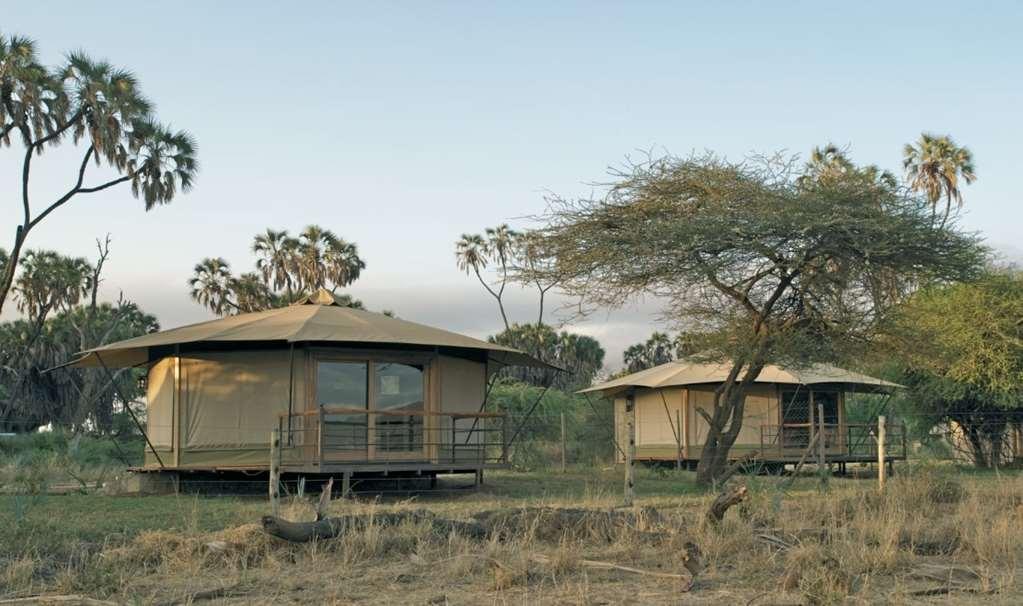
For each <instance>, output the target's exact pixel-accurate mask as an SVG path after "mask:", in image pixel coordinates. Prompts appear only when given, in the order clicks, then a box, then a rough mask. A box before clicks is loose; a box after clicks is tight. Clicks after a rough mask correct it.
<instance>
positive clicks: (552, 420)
mask: <svg viewBox="0 0 1023 606" xmlns="http://www.w3.org/2000/svg"><path fill="white" fill-rule="evenodd" d="M541 393H543V388H541V387H535V386H533V385H527V384H525V383H520V382H517V381H511V380H505V381H499V382H498V383H496V384H495V385H494V387H493V389H491V391H490V397H489V400H488V402H489V405H488V409H489V410H492V411H496V412H504V413H506V414H508V416H509V423H510V425H509V429H508V438H509V439H511V438H512V435H513V434H515V433H516V430H518V435H517V437H516V438H515V442H514V443H513V444H512V448H511V451H510V452H509V457H510V459H511V462H512V463H513V464H514V465H515V466H516V467H520V468H525V469H536V468H543V467H552V466H555V465H560V464H561V414H562V413H564V415H565V429H566V436H567V440H566V441H567V445H568V449H567V459H568V463H569V464H570V465H593V464H601V463H606V462H609V461H611V460H612V459H613V454H614V444H613V441H612V436H613V427H614V421H613V419H614V414H613V410H612V408H611V404H610V403H609V402H608V401H607V400H604V399H601V398H599V397H596V398H595V397H592V396H591V398H590V401H591V402H592V404H593V406H592V407H591V406H590V404H589V403H587V400H586V398H585V397H583V396H581V395H576V394H572V393H567V392H564V391H560V390H557V389H549V390H547V392H546V393H544V394H543V398H542V399H541V400H540V402H539V403H538V404H537V405H536V409H535V410H534V411H533V414H532V415H530V416H529V417H528V418H527V416H526V415H527V414H528V413H529V410H530V408H531V407H532V406H533V403H534V402H536V400H537V398H538V397H540V395H541Z"/></svg>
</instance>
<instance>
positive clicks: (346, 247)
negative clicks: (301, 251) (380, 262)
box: [323, 237, 366, 292]
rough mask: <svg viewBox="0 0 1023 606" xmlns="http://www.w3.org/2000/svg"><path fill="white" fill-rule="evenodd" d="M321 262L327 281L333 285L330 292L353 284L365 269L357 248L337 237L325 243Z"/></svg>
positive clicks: (364, 263)
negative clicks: (322, 262)
mask: <svg viewBox="0 0 1023 606" xmlns="http://www.w3.org/2000/svg"><path fill="white" fill-rule="evenodd" d="M323 261H324V265H325V266H326V267H325V273H326V276H327V279H328V280H329V281H330V282H331V283H332V284H333V288H331V289H330V290H331V292H335V291H336V290H337V289H338V288H343V287H345V286H348V285H349V284H351V283H352V282H355V281H356V280H358V279H359V275H360V274H362V270H364V269H366V262H365V261H363V260H362V259H361V258H359V249H358V247H357V246H356V245H355V244H353V243H351V242H348V241H346V240H344V239H342V238H337V237H333V238H331V239H330V240H328V241H327V247H326V249H325V250H324V252H323Z"/></svg>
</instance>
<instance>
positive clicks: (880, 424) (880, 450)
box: [877, 415, 887, 490]
mask: <svg viewBox="0 0 1023 606" xmlns="http://www.w3.org/2000/svg"><path fill="white" fill-rule="evenodd" d="M886 432H887V430H886V428H885V418H884V415H881V416H880V417H878V418H877V487H878V489H879V490H884V480H885V477H884V473H885V468H884V463H885V452H884V441H885V434H886Z"/></svg>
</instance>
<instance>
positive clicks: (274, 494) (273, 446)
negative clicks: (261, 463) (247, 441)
mask: <svg viewBox="0 0 1023 606" xmlns="http://www.w3.org/2000/svg"><path fill="white" fill-rule="evenodd" d="M280 447H281V432H280V430H279V429H274V430H273V431H271V432H270V513H271V514H272V515H273V516H274V517H277V516H279V515H280V513H281V503H280V496H281V492H280V486H281V468H280V466H279V465H278V463H277V453H278V451H279V449H280Z"/></svg>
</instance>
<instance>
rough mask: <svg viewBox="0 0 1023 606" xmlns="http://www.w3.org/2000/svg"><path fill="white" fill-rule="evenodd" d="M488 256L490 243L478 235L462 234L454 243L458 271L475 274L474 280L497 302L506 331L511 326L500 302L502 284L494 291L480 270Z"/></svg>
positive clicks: (502, 303) (502, 302) (484, 267)
mask: <svg viewBox="0 0 1023 606" xmlns="http://www.w3.org/2000/svg"><path fill="white" fill-rule="evenodd" d="M490 256H491V250H490V243H489V242H488V241H487V240H484V239H483V236H481V235H479V234H462V237H461V239H459V240H458V241H457V242H455V263H456V264H457V265H458V269H460V270H462V271H464V272H465V273H466V274H470V273H471V274H476V279H477V280H479V282H480V284H482V285H483V288H485V289H486V290H487V292H488V293H490V296H492V297H494V299H496V300H497V308H498V309H499V310H500V311H501V319H502V320H503V321H504V329H505V330H508V329H510V328H511V325H510V324H509V323H508V314H506V313H505V311H504V301H503V300H502V297H503V295H504V284H503V283H502V284H501V289H500V290H494V289H493V288H491V287H490V284H487V281H486V280H484V279H483V274H482V270H484V269H486V268H487V264H488V263H489V262H490Z"/></svg>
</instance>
